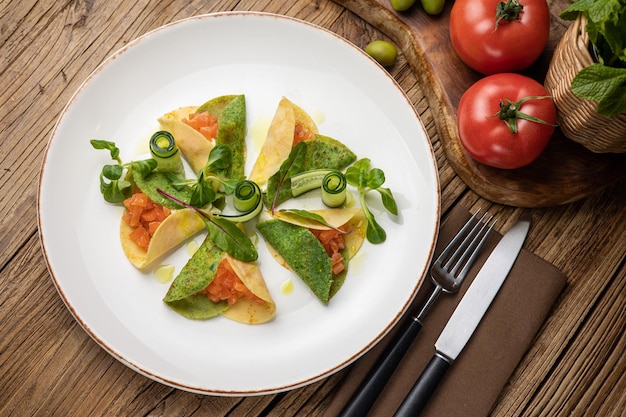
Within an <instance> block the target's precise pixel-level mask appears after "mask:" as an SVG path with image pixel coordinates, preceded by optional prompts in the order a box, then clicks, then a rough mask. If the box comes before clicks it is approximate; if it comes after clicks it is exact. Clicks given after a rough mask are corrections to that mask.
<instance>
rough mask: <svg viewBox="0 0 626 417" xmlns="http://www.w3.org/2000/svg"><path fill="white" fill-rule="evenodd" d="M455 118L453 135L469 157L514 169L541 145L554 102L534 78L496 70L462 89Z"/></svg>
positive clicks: (548, 135)
mask: <svg viewBox="0 0 626 417" xmlns="http://www.w3.org/2000/svg"><path fill="white" fill-rule="evenodd" d="M525 117H529V118H535V119H536V120H535V121H531V120H526V119H525ZM457 119H458V128H459V138H460V140H461V143H462V144H463V147H464V148H465V149H466V150H467V152H468V153H469V154H470V155H471V156H472V158H474V159H475V160H476V161H478V162H481V163H483V164H485V165H489V166H492V167H496V168H503V169H514V168H520V167H523V166H525V165H528V164H530V163H531V162H532V161H534V160H535V159H536V158H537V157H538V156H539V154H541V152H543V150H544V149H545V148H546V146H547V145H548V142H549V141H550V138H551V137H552V133H553V132H554V128H555V125H556V107H555V105H554V101H552V98H551V97H549V96H548V93H547V92H546V89H545V88H544V87H543V85H541V84H540V83H538V82H537V81H535V80H533V79H532V78H529V77H526V76H523V75H520V74H511V73H502V74H494V75H489V76H487V77H485V78H483V79H481V80H479V81H478V82H476V83H475V84H473V85H472V86H470V88H468V89H467V91H466V92H465V93H464V94H463V96H462V97H461V101H460V102H459V108H458V113H457ZM513 125H514V126H515V127H516V130H517V131H516V132H513V131H512V130H515V129H512V127H513Z"/></svg>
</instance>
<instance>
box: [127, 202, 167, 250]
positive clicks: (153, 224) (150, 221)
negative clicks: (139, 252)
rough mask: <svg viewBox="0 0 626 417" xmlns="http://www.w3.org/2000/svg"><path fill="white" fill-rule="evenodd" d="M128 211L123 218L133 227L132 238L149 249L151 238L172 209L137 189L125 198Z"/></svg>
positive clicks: (140, 245)
mask: <svg viewBox="0 0 626 417" xmlns="http://www.w3.org/2000/svg"><path fill="white" fill-rule="evenodd" d="M124 206H125V207H126V211H125V212H124V216H123V217H122V219H123V220H124V221H125V222H126V223H127V224H128V225H129V226H130V227H132V228H133V231H132V232H131V233H130V235H129V236H130V239H131V240H132V241H133V242H135V243H136V244H137V245H138V246H139V247H141V248H143V249H145V250H148V245H150V239H151V238H152V236H153V235H154V232H155V231H156V229H157V228H158V227H159V225H160V224H161V222H162V221H163V220H165V219H166V218H167V216H169V215H170V214H171V210H170V209H168V208H167V207H163V206H161V205H159V204H157V203H155V202H153V201H152V200H150V198H148V196H147V195H145V194H144V193H142V192H141V191H139V190H137V191H136V192H135V193H134V194H133V195H132V196H130V197H129V198H127V199H126V200H124Z"/></svg>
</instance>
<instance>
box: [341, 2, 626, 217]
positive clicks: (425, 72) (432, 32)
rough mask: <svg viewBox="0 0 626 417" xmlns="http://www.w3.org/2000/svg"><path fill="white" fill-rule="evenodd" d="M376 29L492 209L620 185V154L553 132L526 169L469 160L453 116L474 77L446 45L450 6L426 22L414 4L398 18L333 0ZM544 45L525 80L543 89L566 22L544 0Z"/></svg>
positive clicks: (625, 174)
mask: <svg viewBox="0 0 626 417" xmlns="http://www.w3.org/2000/svg"><path fill="white" fill-rule="evenodd" d="M338 3H340V4H343V5H344V6H346V7H347V8H349V9H350V10H353V11H354V12H355V13H356V14H358V15H359V16H361V17H362V18H364V19H365V20H367V21H368V22H370V23H372V24H373V25H374V26H376V27H378V28H379V29H380V30H382V31H383V32H385V33H386V34H387V35H388V36H390V37H391V38H392V39H393V40H394V41H395V42H396V43H398V44H399V45H400V46H401V47H402V49H403V50H404V51H405V53H406V54H407V58H408V60H409V62H410V63H411V65H412V67H413V69H414V71H415V73H416V74H417V77H418V79H419V80H420V83H421V85H422V86H423V88H424V92H425V94H426V97H427V98H428V100H429V104H430V106H431V110H432V111H433V113H434V114H435V123H436V124H437V128H438V130H439V133H440V134H441V139H442V144H443V147H444V150H445V153H446V156H447V158H448V161H449V162H450V164H451V165H452V167H453V168H454V170H455V171H456V172H457V174H458V175H459V176H460V177H461V178H462V179H463V180H464V181H465V182H466V183H467V184H468V185H469V186H470V187H471V188H472V189H473V190H475V191H476V192H477V193H478V194H480V195H481V196H482V197H484V198H486V199H488V200H491V201H493V202H497V203H501V204H508V205H512V206H516V207H546V206H554V205H559V204H565V203H569V202H572V201H576V200H578V199H581V198H585V197H587V196H589V195H591V194H593V193H596V192H597V191H598V190H601V189H603V188H605V187H608V186H611V185H612V184H614V183H615V181H617V180H620V179H623V178H626V155H624V154H620V155H614V154H596V153H593V152H591V151H588V150H587V149H585V148H584V147H582V146H581V145H579V144H577V143H575V142H573V141H571V140H569V139H567V138H566V137H565V136H564V135H563V134H562V132H561V131H560V129H558V128H557V130H556V132H555V133H554V135H553V137H552V140H551V141H550V143H549V145H548V147H547V149H546V150H545V151H544V152H543V153H542V154H541V155H540V156H539V158H538V159H537V160H535V161H534V162H533V163H532V164H530V165H528V166H526V167H522V168H519V169H515V170H502V169H497V168H492V167H489V166H486V165H483V164H480V163H478V162H476V161H474V160H473V159H472V158H471V157H470V156H469V155H468V154H467V152H466V151H465V149H464V148H463V146H462V145H461V142H460V139H459V135H458V129H457V126H456V123H457V118H456V110H457V108H458V103H459V100H460V98H461V96H462V95H463V93H464V92H465V90H466V89H467V88H468V87H469V86H470V85H472V84H473V83H474V82H476V81H478V80H479V79H480V78H481V77H482V75H481V74H479V73H477V72H475V71H473V70H471V69H470V68H469V67H468V66H466V65H465V64H464V63H463V62H462V61H461V60H460V58H458V56H457V55H456V53H455V51H454V48H453V47H452V43H451V42H450V39H449V28H448V27H449V13H450V9H451V8H452V4H453V2H450V1H448V2H446V7H445V8H444V10H443V12H442V13H441V14H440V15H438V16H429V15H428V14H426V13H425V12H424V11H423V10H422V9H421V7H419V2H417V3H416V5H414V6H413V7H412V8H410V9H409V10H407V11H406V12H395V11H394V10H393V9H392V8H391V5H390V2H389V0H339V1H338ZM549 4H550V9H551V11H552V25H551V30H550V40H549V41H548V45H547V46H546V48H545V51H544V53H543V55H542V56H541V57H540V58H539V59H538V61H537V62H536V63H535V64H533V66H531V67H530V68H529V69H527V70H526V71H524V74H525V75H528V76H531V77H533V78H535V79H536V80H538V81H539V82H541V83H543V80H544V78H545V74H546V72H547V68H548V65H549V63H550V58H551V57H552V53H553V51H554V48H555V47H556V44H557V43H558V40H559V39H560V38H561V36H562V35H563V32H564V31H565V28H566V23H565V22H564V21H562V20H560V19H559V18H558V13H559V12H560V11H561V10H563V9H564V8H565V7H567V5H568V4H569V2H568V1H567V0H552V1H549Z"/></svg>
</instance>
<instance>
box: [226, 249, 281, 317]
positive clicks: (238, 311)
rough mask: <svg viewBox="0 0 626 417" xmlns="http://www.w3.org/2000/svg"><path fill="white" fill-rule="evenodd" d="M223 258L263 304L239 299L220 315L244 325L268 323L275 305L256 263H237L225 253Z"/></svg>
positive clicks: (273, 313)
mask: <svg viewBox="0 0 626 417" xmlns="http://www.w3.org/2000/svg"><path fill="white" fill-rule="evenodd" d="M224 257H225V258H226V260H227V261H228V263H229V264H230V266H231V267H232V268H233V271H234V272H235V274H237V276H238V277H239V279H241V282H243V284H244V285H245V286H246V287H247V288H248V289H249V290H250V292H252V294H254V295H256V296H257V297H259V298H260V299H262V300H263V301H265V302H264V303H263V304H260V303H257V302H255V301H252V300H250V299H249V298H247V297H241V298H240V299H239V300H238V301H237V302H236V303H235V304H233V305H232V306H230V307H229V308H228V310H226V311H224V312H223V313H222V315H223V316H224V317H227V318H229V319H231V320H234V321H237V322H240V323H246V324H260V323H265V322H268V321H270V320H271V319H272V318H273V317H274V315H275V314H276V304H275V303H274V300H272V297H271V296H270V293H269V291H268V289H267V286H266V285H265V279H263V275H262V274H261V270H260V269H259V266H258V265H257V264H256V263H251V262H242V261H239V260H237V259H235V258H233V257H232V256H230V255H229V254H227V253H225V254H224Z"/></svg>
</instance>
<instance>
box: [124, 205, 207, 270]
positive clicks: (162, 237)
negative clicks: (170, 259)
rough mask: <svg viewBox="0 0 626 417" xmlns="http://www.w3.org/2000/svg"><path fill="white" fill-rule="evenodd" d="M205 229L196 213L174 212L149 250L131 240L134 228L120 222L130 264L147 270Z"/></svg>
mask: <svg viewBox="0 0 626 417" xmlns="http://www.w3.org/2000/svg"><path fill="white" fill-rule="evenodd" d="M204 228H205V226H204V222H203V221H202V219H201V218H200V216H198V215H197V214H196V213H195V212H194V211H192V210H189V209H181V210H175V211H172V213H171V214H170V215H169V216H167V218H166V219H165V220H163V222H161V224H160V225H159V227H158V228H157V229H156V231H155V232H154V235H152V238H151V239H150V244H149V245H148V250H145V249H143V248H141V247H139V246H138V245H137V244H136V243H135V242H133V241H132V239H131V238H130V233H131V232H132V231H133V228H132V227H131V226H129V225H128V223H126V222H125V221H124V220H122V221H121V222H120V241H121V242H122V249H123V251H124V254H125V255H126V257H127V258H128V260H129V261H130V263H131V264H132V265H133V266H134V267H135V268H138V269H146V268H148V267H150V266H152V264H154V262H155V261H157V260H159V259H160V258H162V257H163V256H164V255H165V254H167V253H168V252H170V251H171V250H173V249H174V248H176V247H178V246H179V245H180V244H181V243H183V242H185V241H186V240H187V239H189V238H190V237H192V236H194V235H195V234H197V233H198V232H200V231H201V230H203V229H204Z"/></svg>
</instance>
